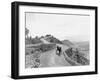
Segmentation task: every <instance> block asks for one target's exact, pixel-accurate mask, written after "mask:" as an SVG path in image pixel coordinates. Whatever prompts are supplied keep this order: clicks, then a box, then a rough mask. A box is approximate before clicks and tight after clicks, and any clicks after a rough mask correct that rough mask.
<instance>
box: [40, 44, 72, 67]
mask: <svg viewBox="0 0 100 81" xmlns="http://www.w3.org/2000/svg"><path fill="white" fill-rule="evenodd" d="M58 45H59V46H61V45H60V44H58ZM61 47H62V50H63V51H64V50H65V49H66V48H67V47H66V46H61ZM40 63H41V64H40V66H39V67H57V66H70V64H69V63H68V62H67V61H66V60H65V58H64V55H63V52H62V54H61V56H58V55H57V54H56V48H55V49H53V50H51V51H48V52H45V53H42V54H41V56H40Z"/></svg>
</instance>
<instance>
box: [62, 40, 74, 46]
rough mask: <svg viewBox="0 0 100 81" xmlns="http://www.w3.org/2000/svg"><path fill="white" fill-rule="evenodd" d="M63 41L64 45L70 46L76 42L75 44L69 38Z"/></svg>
mask: <svg viewBox="0 0 100 81" xmlns="http://www.w3.org/2000/svg"><path fill="white" fill-rule="evenodd" d="M62 43H63V44H64V45H67V46H69V47H72V46H74V44H73V43H72V42H70V41H69V40H63V41H62Z"/></svg>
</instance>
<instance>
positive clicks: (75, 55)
mask: <svg viewBox="0 0 100 81" xmlns="http://www.w3.org/2000/svg"><path fill="white" fill-rule="evenodd" d="M65 53H66V54H67V56H68V57H70V58H71V59H72V60H74V61H76V62H77V63H80V64H82V65H89V60H88V59H87V58H85V57H84V56H82V55H83V54H82V53H81V52H80V51H79V50H73V49H72V48H69V49H67V50H66V51H65Z"/></svg>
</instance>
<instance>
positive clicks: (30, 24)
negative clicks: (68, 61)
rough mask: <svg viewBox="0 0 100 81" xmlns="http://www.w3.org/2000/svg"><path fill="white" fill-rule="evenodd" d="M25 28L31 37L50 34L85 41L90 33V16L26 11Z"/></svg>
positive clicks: (61, 38)
mask: <svg viewBox="0 0 100 81" xmlns="http://www.w3.org/2000/svg"><path fill="white" fill-rule="evenodd" d="M26 28H28V29H29V36H32V37H35V36H44V35H46V34H51V35H53V36H55V37H56V38H59V39H60V40H63V39H70V40H72V41H87V40H89V33H90V31H89V30H90V29H89V28H90V17H89V16H82V15H59V14H44V13H26Z"/></svg>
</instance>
